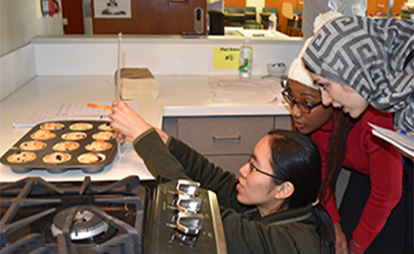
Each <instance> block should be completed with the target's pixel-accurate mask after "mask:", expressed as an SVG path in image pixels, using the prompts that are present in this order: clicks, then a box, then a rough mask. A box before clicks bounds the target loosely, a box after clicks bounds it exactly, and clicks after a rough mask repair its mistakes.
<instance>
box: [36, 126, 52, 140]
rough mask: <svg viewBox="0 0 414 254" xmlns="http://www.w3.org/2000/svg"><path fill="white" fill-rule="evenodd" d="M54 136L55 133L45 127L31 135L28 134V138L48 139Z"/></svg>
mask: <svg viewBox="0 0 414 254" xmlns="http://www.w3.org/2000/svg"><path fill="white" fill-rule="evenodd" d="M54 137H56V133H54V132H53V131H50V130H45V129H39V130H37V131H36V132H35V133H33V134H32V135H30V138H32V139H38V140H48V139H52V138H54Z"/></svg>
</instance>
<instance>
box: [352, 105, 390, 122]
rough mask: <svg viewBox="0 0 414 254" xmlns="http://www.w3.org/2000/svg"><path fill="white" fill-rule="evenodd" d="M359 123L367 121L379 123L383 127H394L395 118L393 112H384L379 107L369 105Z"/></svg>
mask: <svg viewBox="0 0 414 254" xmlns="http://www.w3.org/2000/svg"><path fill="white" fill-rule="evenodd" d="M358 123H360V124H362V125H364V126H365V125H366V123H373V124H379V125H380V126H383V127H392V126H393V119H392V114H391V113H388V112H383V111H380V110H378V109H375V108H373V107H372V106H368V108H367V110H365V112H364V113H363V114H362V116H361V118H360V120H359V121H358Z"/></svg>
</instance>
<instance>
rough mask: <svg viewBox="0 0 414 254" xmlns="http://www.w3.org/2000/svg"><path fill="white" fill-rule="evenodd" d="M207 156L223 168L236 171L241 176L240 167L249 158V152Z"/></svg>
mask: <svg viewBox="0 0 414 254" xmlns="http://www.w3.org/2000/svg"><path fill="white" fill-rule="evenodd" d="M206 158H207V159H208V160H209V161H210V162H213V163H214V164H215V165H216V166H220V167H221V168H222V169H223V170H225V171H229V172H232V173H234V174H235V175H236V176H237V177H240V172H239V170H240V168H241V166H243V165H244V164H246V163H247V161H248V160H249V154H245V155H210V156H209V155H207V156H206Z"/></svg>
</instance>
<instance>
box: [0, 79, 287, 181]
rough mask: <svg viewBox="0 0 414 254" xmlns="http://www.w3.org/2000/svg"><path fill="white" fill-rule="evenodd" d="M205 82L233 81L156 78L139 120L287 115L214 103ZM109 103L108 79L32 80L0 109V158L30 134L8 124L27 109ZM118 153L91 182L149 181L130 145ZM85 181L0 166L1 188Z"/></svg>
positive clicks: (273, 106) (277, 109)
mask: <svg viewBox="0 0 414 254" xmlns="http://www.w3.org/2000/svg"><path fill="white" fill-rule="evenodd" d="M209 78H218V79H234V78H235V76H215V77H212V76H196V75H194V76H178V75H172V76H171V75H169V76H163V75H156V79H157V81H158V83H159V87H160V92H159V98H157V99H142V100H139V101H136V106H137V110H138V112H139V114H141V115H142V116H143V117H144V119H146V120H147V121H148V122H149V123H151V124H152V125H154V126H156V127H161V126H162V117H163V116H234V115H287V114H289V112H288V111H287V109H286V107H285V105H282V104H280V103H278V102H274V103H263V104H258V103H255V104H240V103H214V102H212V99H213V94H212V93H211V89H210V87H209V85H208V80H209ZM254 78H260V77H254ZM114 98H115V87H114V85H113V77H112V76H37V77H35V78H34V79H32V80H31V81H30V82H28V83H27V84H25V85H24V86H23V87H21V88H20V89H19V90H17V91H16V92H14V93H13V94H11V95H10V96H9V97H7V98H6V99H4V100H3V101H2V102H1V103H0V113H1V114H0V115H1V119H0V153H1V155H3V154H4V153H5V152H6V151H7V150H8V149H9V148H10V147H11V146H12V145H13V144H14V143H15V142H17V141H18V139H19V138H20V137H22V136H23V135H24V134H25V133H26V132H27V131H28V130H29V129H17V128H13V127H12V124H13V122H14V121H15V120H16V119H17V118H18V117H19V116H20V115H21V114H22V113H23V112H24V110H25V109H27V108H37V109H42V108H57V107H59V106H60V105H61V104H62V103H66V102H73V103H86V102H90V101H112V100H113V99H114ZM279 101H280V100H279ZM122 151H123V152H122V155H121V156H118V157H116V158H115V160H114V162H113V163H112V164H111V165H109V166H107V167H105V169H104V170H103V171H102V172H99V173H96V174H91V175H90V176H91V178H92V180H116V179H121V178H124V177H125V176H127V175H139V177H140V178H141V179H152V178H153V176H152V175H151V174H150V173H149V172H148V170H147V169H146V168H145V165H144V164H143V162H142V161H141V160H140V159H139V157H138V156H137V155H136V154H135V152H134V151H133V149H132V147H131V145H130V144H124V145H123V148H122ZM86 175H87V174H85V173H83V172H82V171H81V170H68V171H66V172H65V173H61V174H51V173H48V172H46V171H45V170H32V171H31V172H29V173H20V174H17V173H14V172H12V171H11V170H10V168H9V167H7V166H5V165H0V179H1V181H2V182H7V181H16V180H18V179H22V178H25V177H29V176H39V177H43V178H44V179H46V180H49V181H62V180H65V181H68V180H73V181H77V180H82V179H83V178H84V177H85V176H86Z"/></svg>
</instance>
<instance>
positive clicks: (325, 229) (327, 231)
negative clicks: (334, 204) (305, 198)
mask: <svg viewBox="0 0 414 254" xmlns="http://www.w3.org/2000/svg"><path fill="white" fill-rule="evenodd" d="M315 203H316V202H315ZM311 211H312V214H313V215H314V216H315V218H316V225H317V229H316V231H317V233H318V234H319V236H320V245H321V251H320V253H321V254H335V229H334V227H333V224H332V220H331V217H330V216H329V214H328V212H327V211H326V210H325V208H324V207H323V206H322V205H321V204H320V203H319V200H317V203H316V204H312V208H311Z"/></svg>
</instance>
